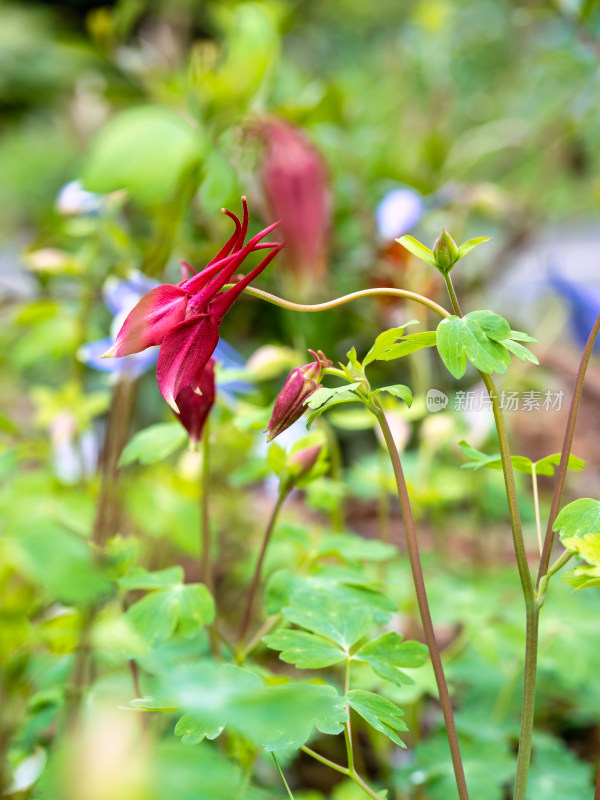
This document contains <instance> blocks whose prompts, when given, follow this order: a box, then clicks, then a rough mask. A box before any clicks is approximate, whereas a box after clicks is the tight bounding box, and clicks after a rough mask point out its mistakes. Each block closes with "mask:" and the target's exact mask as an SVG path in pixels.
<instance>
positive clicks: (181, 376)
mask: <svg viewBox="0 0 600 800" xmlns="http://www.w3.org/2000/svg"><path fill="white" fill-rule="evenodd" d="M218 341H219V323H218V322H217V320H216V319H215V318H214V317H212V316H210V315H208V314H198V315H197V316H195V317H189V318H188V319H186V320H185V321H184V322H180V323H179V324H178V325H176V326H175V327H174V328H173V330H171V331H170V332H169V333H168V334H167V335H166V336H165V338H164V340H163V343H162V346H161V348H160V351H159V354H158V364H157V366H156V377H157V379H158V385H159V388H160V391H161V393H162V396H163V397H164V398H165V400H166V401H167V403H168V404H169V405H170V406H171V408H172V409H173V411H175V413H178V411H179V409H178V407H177V402H176V400H175V398H176V397H177V395H178V394H179V392H180V391H181V390H182V389H183V388H184V387H185V386H189V387H191V388H192V389H197V388H199V385H200V380H201V378H202V372H203V370H204V368H205V366H206V364H207V363H208V360H209V359H210V357H211V356H212V354H213V352H214V350H215V347H216V346H217V342H218Z"/></svg>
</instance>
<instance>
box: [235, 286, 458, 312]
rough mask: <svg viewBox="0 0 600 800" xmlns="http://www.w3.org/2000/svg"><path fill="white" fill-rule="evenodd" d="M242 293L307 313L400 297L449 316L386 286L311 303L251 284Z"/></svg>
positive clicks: (439, 308)
mask: <svg viewBox="0 0 600 800" xmlns="http://www.w3.org/2000/svg"><path fill="white" fill-rule="evenodd" d="M234 285H235V284H233V283H228V284H226V285H225V286H224V287H223V289H230V288H231V287H232V286H234ZM244 293H245V294H249V295H252V297H259V298H260V299H261V300H266V302H267V303H272V304H273V305H275V306H279V307H280V308H287V309H288V310H289V311H303V312H309V313H310V312H315V311H328V310H329V309H331V308H337V306H342V305H344V304H345V303H351V302H352V301H353V300H358V299H360V298H361V297H402V298H404V299H405V300H414V301H415V303H420V304H421V305H422V306H426V307H427V308H430V309H431V310H432V311H435V313H436V314H439V315H440V317H449V316H450V314H449V313H448V311H446V309H445V308H443V307H442V306H440V305H438V304H437V303H435V302H434V301H433V300H430V299H429V298H428V297H423V295H421V294H416V293H415V292H409V291H408V290H407V289H391V288H387V287H384V288H381V289H362V290H361V291H360V292H352V293H351V294H345V295H343V296H342V297H336V298H335V300H329V301H328V302H326V303H315V304H312V305H306V304H304V303H293V302H292V301H291V300H284V299H283V298H282V297H277V295H274V294H269V292H263V290H262V289H255V288H254V287H253V286H247V287H246V288H245V289H244Z"/></svg>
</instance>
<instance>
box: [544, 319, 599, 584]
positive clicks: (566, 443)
mask: <svg viewBox="0 0 600 800" xmlns="http://www.w3.org/2000/svg"><path fill="white" fill-rule="evenodd" d="M599 333H600V314H599V315H598V318H597V319H596V322H595V323H594V327H593V328H592V330H591V331H590V335H589V337H588V340H587V342H586V345H585V348H584V350H583V353H582V354H581V361H580V362H579V370H578V371H577V378H576V379H575V386H574V387H573V397H572V398H571V406H570V408H569V416H568V418H567V427H566V429H565V436H564V439H563V445H562V449H561V453H560V464H559V465H558V471H557V474H556V483H555V484H554V492H553V493H552V504H551V506H550V516H549V517H548V525H547V527H546V538H545V539H544V547H543V550H542V557H541V559H540V566H539V569H538V576H537V585H538V586H539V584H540V581H541V579H542V577H543V576H544V575H545V574H546V573H547V572H548V564H549V563H550V554H551V553H552V545H553V544H554V531H553V530H552V526H553V525H554V520H555V519H556V516H557V514H558V509H559V508H560V503H561V499H562V492H563V489H564V485H565V479H566V477H567V469H568V466H569V457H570V455H571V447H572V446H573V435H574V433H575V424H576V422H577V413H578V411H579V404H580V402H581V394H582V391H583V381H584V378H585V373H586V370H587V367H588V364H589V363H590V358H591V356H592V351H593V349H594V344H595V343H596V339H597V338H598V334H599Z"/></svg>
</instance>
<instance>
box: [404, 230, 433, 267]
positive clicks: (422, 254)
mask: <svg viewBox="0 0 600 800" xmlns="http://www.w3.org/2000/svg"><path fill="white" fill-rule="evenodd" d="M396 241H397V242H398V244H401V245H402V247H406V249H407V250H408V251H409V253H412V254H413V256H416V257H417V258H418V259H420V260H421V261H424V262H425V263H426V264H430V265H431V266H432V267H435V258H434V257H433V252H432V251H431V250H430V249H429V247H426V246H425V245H424V244H421V242H420V241H419V240H418V239H415V237H414V236H401V237H400V238H399V239H396Z"/></svg>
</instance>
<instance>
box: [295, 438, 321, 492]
mask: <svg viewBox="0 0 600 800" xmlns="http://www.w3.org/2000/svg"><path fill="white" fill-rule="evenodd" d="M322 449H323V445H322V444H320V443H319V444H315V445H313V446H312V447H305V448H304V450H299V451H298V452H297V453H294V455H293V456H290V458H289V461H288V467H289V469H290V472H291V475H292V480H293V481H294V483H296V481H299V480H301V479H302V478H305V477H306V476H307V475H308V473H309V472H310V471H311V469H312V468H313V467H314V465H315V464H316V463H317V461H318V460H319V455H320V453H321V450H322Z"/></svg>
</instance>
